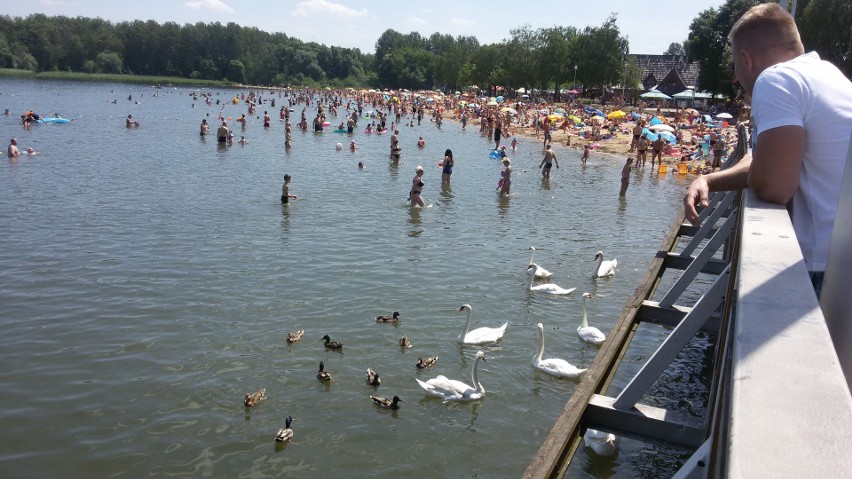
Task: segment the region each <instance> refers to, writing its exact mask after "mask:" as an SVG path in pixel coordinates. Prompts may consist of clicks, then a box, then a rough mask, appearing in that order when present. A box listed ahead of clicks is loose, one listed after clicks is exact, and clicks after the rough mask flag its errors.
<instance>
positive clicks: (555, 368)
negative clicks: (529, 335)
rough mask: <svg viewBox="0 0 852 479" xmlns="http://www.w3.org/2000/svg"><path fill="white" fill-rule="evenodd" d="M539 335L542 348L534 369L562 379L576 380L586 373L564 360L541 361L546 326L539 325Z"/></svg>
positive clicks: (536, 358) (534, 359)
mask: <svg viewBox="0 0 852 479" xmlns="http://www.w3.org/2000/svg"><path fill="white" fill-rule="evenodd" d="M538 335H539V336H540V337H541V346H539V348H538V354H536V355H535V356H533V361H532V364H533V367H535V368H536V369H539V370H541V371H543V372H546V373H547V374H550V375H551V376H556V377H560V378H571V379H574V378H577V377H580V375H581V374H583V373H584V372H586V370H585V369H580V368H578V367H577V366H574V365H573V364H571V363H569V362H568V361H566V360H564V359H559V358H548V359H541V355H542V354H544V326H542V324H541V323H538Z"/></svg>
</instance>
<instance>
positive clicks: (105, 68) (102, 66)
mask: <svg viewBox="0 0 852 479" xmlns="http://www.w3.org/2000/svg"><path fill="white" fill-rule="evenodd" d="M95 64H96V65H97V69H98V71H99V72H101V73H116V74H118V73H121V71H122V67H123V63H122V61H121V57H120V56H119V55H118V53H115V52H101V53H98V56H97V57H96V58H95Z"/></svg>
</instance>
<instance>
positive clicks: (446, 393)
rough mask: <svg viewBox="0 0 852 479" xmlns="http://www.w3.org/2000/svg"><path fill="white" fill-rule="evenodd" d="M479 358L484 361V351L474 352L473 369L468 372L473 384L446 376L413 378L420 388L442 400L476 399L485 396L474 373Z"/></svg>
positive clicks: (483, 389)
mask: <svg viewBox="0 0 852 479" xmlns="http://www.w3.org/2000/svg"><path fill="white" fill-rule="evenodd" d="M480 359H481V360H483V361H485V353H484V352H482V351H478V352H477V353H476V360H475V361H474V362H473V370H472V371H471V373H470V378H471V381H473V386H468V385H467V384H465V383H463V382H461V381H456V380H455V379H447V377H446V376H438V377H435V378H432V379H430V380H428V381H426V382H423V381H421V380H419V379H417V378H415V380H416V381H417V384H419V385H420V387H421V388H423V389H425V390H426V393H427V394H429V395H430V396H436V397H439V398H441V399H443V400H444V402H447V401H476V400H478V399H482V398H483V396H485V388H483V387H482V384H480V382H479V377H478V376H477V374H476V368H477V366H478V365H479V360H480Z"/></svg>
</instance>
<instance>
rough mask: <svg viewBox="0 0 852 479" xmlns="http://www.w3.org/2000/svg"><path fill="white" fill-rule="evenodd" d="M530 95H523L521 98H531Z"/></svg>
mask: <svg viewBox="0 0 852 479" xmlns="http://www.w3.org/2000/svg"><path fill="white" fill-rule="evenodd" d="M529 97H530V96H529V95H521V98H529Z"/></svg>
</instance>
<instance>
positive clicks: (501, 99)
mask: <svg viewBox="0 0 852 479" xmlns="http://www.w3.org/2000/svg"><path fill="white" fill-rule="evenodd" d="M494 101H496V102H497V103H503V96H502V95H501V96H498V97H497V98H495V99H494Z"/></svg>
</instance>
